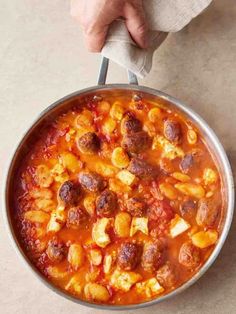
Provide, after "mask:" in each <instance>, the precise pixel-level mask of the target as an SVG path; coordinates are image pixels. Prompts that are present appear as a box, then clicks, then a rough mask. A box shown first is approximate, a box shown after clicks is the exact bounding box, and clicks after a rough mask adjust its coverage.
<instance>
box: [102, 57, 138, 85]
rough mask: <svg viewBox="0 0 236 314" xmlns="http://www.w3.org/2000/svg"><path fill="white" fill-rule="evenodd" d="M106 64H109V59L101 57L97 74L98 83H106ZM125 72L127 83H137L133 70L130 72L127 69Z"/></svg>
mask: <svg viewBox="0 0 236 314" xmlns="http://www.w3.org/2000/svg"><path fill="white" fill-rule="evenodd" d="M108 66H109V59H108V58H106V57H102V61H101V65H100V69H99V74H98V85H105V84H106V78H107V71H108ZM127 74H128V80H129V84H131V85H138V79H137V76H136V75H135V74H134V73H133V72H130V71H129V70H127Z"/></svg>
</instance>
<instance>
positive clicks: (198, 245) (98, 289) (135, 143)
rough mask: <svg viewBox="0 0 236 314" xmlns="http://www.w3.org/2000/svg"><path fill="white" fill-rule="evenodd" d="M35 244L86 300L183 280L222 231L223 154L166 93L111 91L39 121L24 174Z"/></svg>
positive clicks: (18, 206)
mask: <svg viewBox="0 0 236 314" xmlns="http://www.w3.org/2000/svg"><path fill="white" fill-rule="evenodd" d="M14 216H15V221H16V228H17V232H18V234H19V237H20V240H21V242H22V245H23V247H24V249H25V252H26V254H27V256H28V257H29V258H30V260H31V261H32V263H34V264H35V265H36V267H37V268H38V269H39V270H40V272H42V274H43V275H44V276H45V277H47V278H48V280H49V281H50V282H52V283H53V284H54V285H56V286H58V287H60V288H62V289H64V290H66V291H67V292H69V293H71V294H72V295H74V296H75V297H76V298H79V299H83V300H87V301H89V302H95V303H102V304H111V305H120V304H123V305H126V304H135V303H142V302H145V301H149V300H151V299H154V298H158V297H160V296H162V295H163V294H168V293H169V292H170V291H172V290H174V289H176V288H177V287H179V286H181V285H182V284H183V283H184V282H186V281H188V280H189V279H190V278H191V277H192V276H193V275H194V274H195V273H196V272H197V271H198V270H199V269H200V268H201V267H202V266H203V264H204V263H205V262H206V260H207V259H208V257H209V256H210V254H211V252H212V250H213V249H214V247H215V245H216V243H217V240H218V238H219V235H220V230H221V229H220V227H221V217H222V216H223V202H222V193H221V179H220V174H219V172H218V169H217V165H216V163H215V161H214V160H213V158H212V156H211V153H210V152H209V150H208V148H207V146H206V144H205V142H204V138H202V135H201V134H200V132H199V130H198V129H197V128H196V126H195V125H193V124H192V123H191V122H190V121H189V120H187V119H186V117H184V116H182V115H181V114H180V113H178V112H175V111H173V110H172V109H170V108H169V107H168V106H163V105H160V104H159V103H158V101H149V100H145V99H138V100H137V99H136V100H134V99H132V98H131V97H129V96H125V97H117V96H116V95H108V96H106V97H103V99H100V98H99V97H97V98H96V99H94V100H90V101H88V102H84V103H83V104H82V106H81V104H79V105H76V103H75V106H74V107H73V108H72V109H70V110H69V111H67V112H65V113H63V114H61V115H59V116H58V117H57V118H56V119H55V121H53V122H52V123H51V125H50V126H49V127H48V128H47V129H45V130H44V131H42V134H41V135H40V140H37V141H36V142H35V143H34V145H33V146H32V147H31V149H30V151H29V153H28V154H27V156H26V157H25V158H24V160H23V162H22V165H21V167H20V169H19V173H18V176H17V177H16V191H15V208H14Z"/></svg>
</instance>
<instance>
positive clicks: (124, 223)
mask: <svg viewBox="0 0 236 314" xmlns="http://www.w3.org/2000/svg"><path fill="white" fill-rule="evenodd" d="M130 223H131V216H130V214H129V213H126V212H121V213H119V214H117V215H116V217H115V223H114V229H115V233H116V234H117V235H118V236H119V237H128V236H129V233H130Z"/></svg>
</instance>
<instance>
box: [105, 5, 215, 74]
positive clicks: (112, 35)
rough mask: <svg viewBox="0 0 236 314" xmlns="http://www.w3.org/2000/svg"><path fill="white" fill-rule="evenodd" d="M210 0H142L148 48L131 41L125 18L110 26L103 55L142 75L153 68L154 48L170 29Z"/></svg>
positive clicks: (197, 11)
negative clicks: (145, 18)
mask: <svg viewBox="0 0 236 314" xmlns="http://www.w3.org/2000/svg"><path fill="white" fill-rule="evenodd" d="M211 1H212V0H144V1H143V3H144V9H145V13H146V16H147V21H148V24H149V32H148V42H149V48H147V49H141V48H139V47H137V45H136V44H135V43H134V41H133V40H132V38H131V37H130V34H129V32H128V30H127V28H126V26H125V23H124V21H122V20H116V21H114V22H113V23H112V25H111V26H110V29H109V32H108V36H107V39H106V43H105V45H104V47H103V49H102V55H103V56H105V57H107V58H109V59H111V60H113V61H115V62H116V63H118V64H119V65H121V66H123V67H125V68H127V69H129V70H131V71H132V72H133V73H135V74H136V75H138V76H139V77H141V78H143V77H144V76H146V75H147V74H148V73H149V72H150V70H151V68H152V57H153V53H154V51H155V50H156V49H157V48H158V47H159V46H160V45H161V43H162V42H163V41H164V40H165V38H166V37H167V35H168V33H169V32H177V31H179V30H181V29H182V28H183V27H184V26H186V25H187V24H188V23H189V22H190V21H191V20H192V19H193V18H194V17H196V16H197V15H198V14H200V13H201V12H202V11H203V10H204V9H205V8H206V7H207V6H208V5H209V4H210V3H211Z"/></svg>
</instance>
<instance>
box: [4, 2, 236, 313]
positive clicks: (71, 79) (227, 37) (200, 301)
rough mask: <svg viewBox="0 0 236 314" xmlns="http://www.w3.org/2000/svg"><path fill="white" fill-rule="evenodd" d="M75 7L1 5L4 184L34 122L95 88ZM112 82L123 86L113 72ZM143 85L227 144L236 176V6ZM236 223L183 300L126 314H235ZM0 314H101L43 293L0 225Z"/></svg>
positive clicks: (157, 61) (181, 39)
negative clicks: (182, 107) (176, 102)
mask: <svg viewBox="0 0 236 314" xmlns="http://www.w3.org/2000/svg"><path fill="white" fill-rule="evenodd" d="M68 2H69V1H59V0H54V1H49V0H44V1H40V0H34V1H30V0H11V1H2V3H1V9H0V24H1V26H0V33H1V41H0V60H1V62H0V73H1V74H0V92H1V97H0V108H1V110H0V121H1V122H0V138H1V145H0V161H1V169H0V179H1V188H2V186H3V180H2V178H3V175H2V173H3V172H4V171H5V168H6V164H7V163H8V160H9V156H10V155H11V152H12V150H13V148H14V146H15V145H16V143H17V142H18V141H19V139H20V138H21V135H22V134H23V132H24V131H25V130H26V129H27V126H28V125H29V124H30V122H31V121H32V120H33V119H35V118H36V117H37V115H38V114H39V113H40V112H41V111H42V110H43V109H44V108H46V107H47V106H48V105H49V104H51V103H52V102H54V101H55V100H57V99H59V98H61V97H62V96H64V95H67V94H69V93H71V92H73V91H76V90H78V89H81V88H83V87H87V86H91V85H95V84H96V78H97V73H98V68H99V61H100V56H99V55H96V54H89V53H88V52H87V51H86V49H85V47H84V44H83V40H82V36H81V31H80V28H79V26H78V25H77V24H76V23H75V22H74V21H73V20H72V19H71V18H70V15H69V4H68ZM108 81H109V82H113V83H115V82H126V81H127V77H126V72H125V71H124V70H123V69H121V68H120V67H119V66H117V65H115V64H112V65H111V67H110V70H109V75H108ZM140 84H142V85H146V86H150V87H153V88H157V89H159V90H162V91H164V92H166V93H169V94H171V95H173V96H175V97H177V98H179V99H182V100H183V101H184V102H185V103H187V104H189V106H191V107H192V108H194V109H195V110H196V111H197V112H198V113H199V114H201V116H202V117H203V118H204V119H205V120H207V121H208V123H209V125H210V126H211V127H212V128H213V129H214V130H215V132H216V134H217V135H218V136H219V138H220V140H221V141H222V143H223V145H224V147H225V149H226V151H227V153H228V156H229V158H230V160H231V164H232V167H233V170H234V175H235V174H236V148H235V146H234V145H235V142H236V135H235V134H236V109H235V108H236V3H235V0H224V1H221V0H215V1H213V4H212V5H211V6H210V7H209V8H208V9H207V10H206V11H205V12H204V13H203V14H202V15H200V16H199V17H197V18H196V19H195V20H193V21H192V22H191V24H190V25H188V26H187V27H185V28H184V29H183V30H182V31H180V32H179V33H176V34H171V35H170V36H169V37H168V38H167V40H166V41H165V43H164V44H163V45H162V46H161V47H160V49H159V50H158V51H157V52H156V53H155V57H154V60H153V69H152V71H151V73H150V74H149V75H148V76H147V78H145V79H144V80H142V81H141V80H140ZM235 232H236V221H235V220H234V221H233V225H232V228H231V231H230V234H229V236H228V238H227V241H226V243H225V245H224V247H223V249H222V251H221V253H220V255H219V258H218V259H217V261H216V262H215V263H214V265H213V266H212V267H211V268H210V269H209V270H208V272H207V273H206V274H205V275H204V276H203V277H202V278H201V279H200V280H199V281H198V282H197V283H196V284H195V285H193V286H192V287H191V288H189V289H188V290H187V291H186V292H184V293H182V294H181V295H178V296H176V297H174V298H172V299H171V300H168V301H166V302H163V303H161V304H157V305H156V306H153V307H150V308H146V309H142V310H136V311H126V312H125V313H143V314H151V313H158V314H164V313H165V314H170V313H176V314H180V313H181V314H190V313H201V314H204V313H224V314H233V313H236V297H235V296H236V294H235V291H236V242H235ZM0 234H1V236H0V313H2V314H15V313H19V314H23V313H24V314H41V313H42V314H47V313H51V314H53V313H57V314H59V313H70V314H73V313H80V314H90V313H91V314H92V313H93V314H96V313H102V311H98V310H94V309H89V308H86V307H83V306H80V305H77V304H74V303H72V302H70V301H68V300H66V299H63V298H62V297H59V296H58V295H56V294H55V293H54V292H52V291H51V290H49V289H48V288H46V287H45V286H44V285H43V284H42V283H41V282H39V281H38V280H37V278H36V277H35V276H33V275H32V273H31V272H30V271H28V269H26V268H25V267H24V265H23V264H22V262H21V261H20V260H19V258H18V256H17V255H16V253H15V251H14V249H13V248H12V245H11V243H10V240H9V238H8V235H7V233H6V230H5V226H4V223H3V219H2V217H1V219H0Z"/></svg>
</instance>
